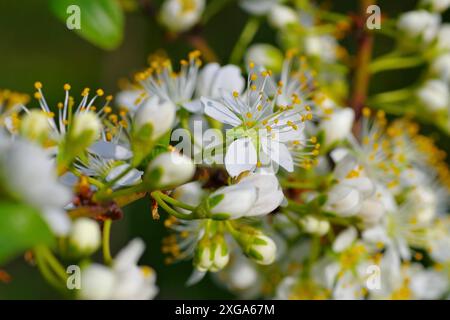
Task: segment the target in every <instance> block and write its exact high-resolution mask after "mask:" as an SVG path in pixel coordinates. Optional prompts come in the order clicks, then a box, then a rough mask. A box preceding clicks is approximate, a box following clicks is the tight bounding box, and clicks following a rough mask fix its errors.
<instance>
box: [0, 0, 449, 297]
mask: <svg viewBox="0 0 450 320" xmlns="http://www.w3.org/2000/svg"><path fill="white" fill-rule="evenodd" d="M92 1H95V0H92ZM147 1H148V0H147ZM210 1H214V0H210ZM143 2H146V0H143ZM322 2H323V1H322ZM328 2H330V3H331V4H332V6H333V8H334V9H335V10H336V11H340V12H343V13H348V12H351V11H356V10H357V8H358V6H357V1H356V0H334V1H328ZM416 2H417V1H415V0H402V1H392V0H384V1H377V3H378V5H379V6H380V7H381V10H382V13H383V14H388V15H390V16H395V15H397V14H398V13H399V12H402V11H406V10H411V9H412V8H413V7H414V5H415V3H416ZM153 3H155V4H156V5H157V4H158V1H153ZM246 19H247V16H246V14H245V13H244V12H243V11H242V10H241V9H240V8H239V7H238V5H237V4H236V1H230V4H229V5H228V6H227V7H226V8H225V9H224V10H223V11H222V12H220V13H219V14H218V15H216V16H215V17H214V18H213V19H212V20H210V21H209V22H208V24H207V26H206V27H204V28H203V29H202V30H201V32H202V34H203V36H204V37H205V38H206V40H207V41H208V43H209V45H210V46H211V47H212V48H213V49H214V50H215V52H216V53H217V55H218V57H219V59H220V60H221V62H222V63H226V62H227V60H228V57H229V55H230V53H231V50H232V48H233V46H234V44H235V41H236V40H237V38H238V37H239V34H240V32H241V29H242V27H243V26H244V24H245V22H246ZM445 20H446V21H450V19H449V17H448V16H447V17H445ZM254 42H265V43H274V44H276V37H275V33H274V32H273V31H272V30H271V29H270V28H269V27H268V26H267V25H263V26H262V28H261V29H260V30H259V32H258V34H257V35H256V38H255V40H254ZM344 44H345V46H346V47H347V49H348V50H349V51H350V53H351V52H352V50H353V49H354V48H353V44H352V43H350V42H349V43H344ZM392 45H393V44H392V43H391V42H390V40H388V39H386V38H383V37H381V36H377V37H376V44H375V52H374V53H375V56H376V55H380V54H382V53H384V52H387V51H388V50H389V49H390V48H391V46H392ZM159 49H162V50H164V51H165V52H166V53H167V54H168V55H169V56H170V57H171V58H172V59H173V60H175V61H176V60H179V59H181V58H183V57H185V56H186V54H187V53H188V52H189V51H191V50H192V49H193V48H192V47H191V46H190V45H189V43H188V42H187V41H185V39H184V38H183V37H178V38H173V37H168V36H167V34H166V32H165V30H163V29H162V28H161V27H160V26H159V25H158V24H157V22H156V21H155V20H154V18H152V17H151V16H150V15H149V14H148V13H147V12H144V11H142V10H138V11H135V12H132V13H128V14H127V16H126V24H125V35H124V41H123V43H122V44H121V45H120V47H119V48H117V49H115V50H113V51H105V50H102V49H99V48H97V47H95V46H93V45H92V44H90V43H88V42H87V41H85V40H83V39H82V38H80V37H79V36H78V35H77V34H75V33H74V32H73V31H70V30H68V29H67V28H66V26H65V24H63V23H61V22H60V21H59V20H58V19H57V18H55V16H54V15H53V14H52V12H51V11H50V9H49V6H48V1H47V0H26V1H16V0H1V1H0V88H3V89H6V88H7V89H11V90H14V91H20V92H25V93H28V94H30V95H31V94H32V93H33V91H34V88H33V84H34V82H35V81H41V82H42V83H43V85H44V92H45V96H46V99H47V101H48V102H49V103H50V104H53V105H55V104H56V103H57V102H58V101H60V100H61V99H62V97H63V94H64V92H63V89H62V87H63V85H64V83H70V84H71V85H72V92H74V93H75V92H81V90H82V89H83V88H84V87H90V88H92V89H96V88H103V89H104V90H105V92H106V93H108V94H115V93H116V92H117V91H118V89H119V88H118V81H119V79H121V78H130V77H131V76H132V75H133V73H134V72H136V71H138V70H139V69H142V68H143V67H145V66H146V61H147V57H148V55H149V54H151V53H154V52H155V51H157V50H159ZM419 71H420V69H408V70H406V71H402V72H392V73H391V74H389V73H383V74H382V75H380V76H377V77H375V78H374V79H372V84H371V88H370V90H371V92H379V91H383V90H386V89H387V88H389V89H390V90H394V89H396V88H400V87H402V86H405V85H408V84H409V83H410V82H411V79H415V78H416V76H417V74H418V73H419ZM33 104H34V105H36V106H37V102H36V101H32V102H31V105H33ZM423 130H424V131H425V132H427V133H428V134H429V135H433V136H434V138H435V139H436V140H437V142H438V144H439V145H440V147H441V148H443V149H444V150H446V151H447V153H448V152H449V150H450V140H449V138H448V136H446V135H444V134H443V133H440V132H438V131H436V130H434V129H432V128H428V127H424V128H423ZM149 201H150V200H149V199H143V200H141V201H139V202H136V203H134V204H132V205H130V206H129V207H127V208H126V210H125V217H124V219H123V220H121V221H118V222H115V223H114V224H113V228H112V251H113V253H114V252H117V251H118V250H119V249H120V248H121V247H123V246H124V245H125V244H126V243H127V241H128V240H129V239H131V238H133V237H136V236H138V237H141V238H143V239H144V240H145V242H146V243H147V250H146V252H145V255H144V256H143V258H142V259H141V264H147V265H150V266H152V267H153V268H154V269H155V270H156V272H157V275H158V280H157V283H158V285H159V287H160V294H159V295H158V298H160V299H168V298H170V299H202V298H203V299H228V298H233V296H231V295H230V294H229V293H228V292H227V291H225V290H223V289H222V288H220V287H219V286H217V285H216V284H215V283H214V281H213V280H212V279H211V278H210V277H208V276H207V277H206V278H205V279H204V280H203V281H202V282H200V283H199V284H197V285H195V286H192V287H186V286H185V285H184V283H185V282H186V280H187V279H188V277H189V275H190V273H191V272H192V264H191V262H184V263H178V264H175V265H166V264H164V255H163V254H162V253H161V250H160V247H161V240H162V238H163V237H164V236H165V235H166V230H165V228H164V226H163V223H162V221H159V222H158V221H153V220H152V217H151V212H150V209H149V208H150V206H149ZM0 245H1V244H0ZM4 269H5V270H6V271H7V272H8V273H9V274H10V275H11V276H12V279H11V281H10V282H9V283H7V284H6V283H2V282H0V299H58V298H61V296H59V295H58V294H57V293H55V292H54V291H53V290H52V289H51V288H50V287H49V286H48V285H47V284H46V283H45V282H44V280H43V279H42V278H41V277H40V275H39V272H38V270H37V268H35V267H32V266H30V265H28V264H27V263H25V262H24V259H23V258H22V257H21V258H18V259H16V260H15V261H13V262H12V263H9V264H8V265H7V266H6V267H5V268H4Z"/></svg>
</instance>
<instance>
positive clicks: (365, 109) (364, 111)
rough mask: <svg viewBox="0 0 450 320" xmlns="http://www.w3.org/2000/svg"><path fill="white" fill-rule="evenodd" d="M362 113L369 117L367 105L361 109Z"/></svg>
mask: <svg viewBox="0 0 450 320" xmlns="http://www.w3.org/2000/svg"><path fill="white" fill-rule="evenodd" d="M362 114H363V116H364V117H366V118H368V117H370V109H369V108H367V107H364V108H363V110H362Z"/></svg>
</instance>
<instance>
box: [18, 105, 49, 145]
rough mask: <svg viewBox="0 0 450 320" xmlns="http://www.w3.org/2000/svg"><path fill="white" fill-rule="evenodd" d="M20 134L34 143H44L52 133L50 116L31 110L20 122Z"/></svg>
mask: <svg viewBox="0 0 450 320" xmlns="http://www.w3.org/2000/svg"><path fill="white" fill-rule="evenodd" d="M20 133H21V135H23V136H24V137H26V138H28V139H29V140H33V141H42V140H44V139H46V138H47V137H48V135H49V133H50V125H49V123H48V116H47V115H46V113H45V112H43V111H41V110H31V111H30V112H29V113H27V114H26V115H25V116H24V117H23V118H22V119H21V122H20Z"/></svg>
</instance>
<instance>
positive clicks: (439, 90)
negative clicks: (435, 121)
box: [417, 79, 450, 112]
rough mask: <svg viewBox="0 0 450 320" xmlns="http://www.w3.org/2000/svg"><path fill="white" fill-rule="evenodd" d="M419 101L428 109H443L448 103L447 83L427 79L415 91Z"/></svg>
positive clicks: (449, 97)
mask: <svg viewBox="0 0 450 320" xmlns="http://www.w3.org/2000/svg"><path fill="white" fill-rule="evenodd" d="M417 96H418V98H419V100H420V102H421V103H422V104H423V105H424V107H426V108H427V109H429V110H430V111H433V112H436V111H440V110H445V109H446V108H447V107H448V106H449V103H450V93H449V90H448V87H447V84H446V83H445V82H443V81H441V80H435V79H433V80H428V81H427V82H425V84H424V85H423V86H422V87H421V88H420V89H419V91H418V92H417Z"/></svg>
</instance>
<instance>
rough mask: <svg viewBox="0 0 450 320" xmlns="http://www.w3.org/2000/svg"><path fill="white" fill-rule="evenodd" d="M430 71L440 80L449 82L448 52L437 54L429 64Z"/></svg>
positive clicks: (449, 65)
mask: <svg viewBox="0 0 450 320" xmlns="http://www.w3.org/2000/svg"><path fill="white" fill-rule="evenodd" d="M431 71H432V73H433V74H434V75H436V76H438V77H439V78H440V79H441V80H444V81H446V82H447V83H449V82H450V53H446V54H444V55H441V56H439V57H438V58H437V59H436V60H434V61H433V63H432V64H431Z"/></svg>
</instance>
